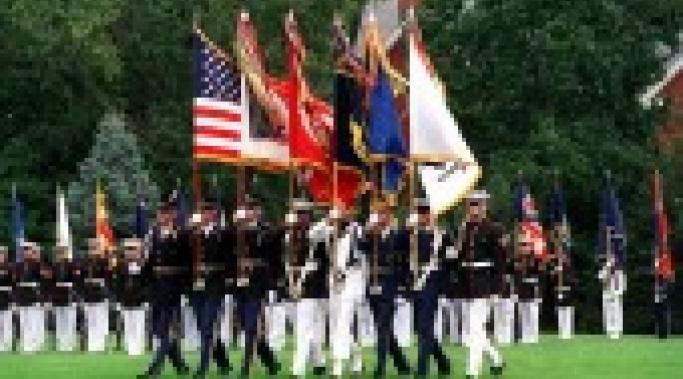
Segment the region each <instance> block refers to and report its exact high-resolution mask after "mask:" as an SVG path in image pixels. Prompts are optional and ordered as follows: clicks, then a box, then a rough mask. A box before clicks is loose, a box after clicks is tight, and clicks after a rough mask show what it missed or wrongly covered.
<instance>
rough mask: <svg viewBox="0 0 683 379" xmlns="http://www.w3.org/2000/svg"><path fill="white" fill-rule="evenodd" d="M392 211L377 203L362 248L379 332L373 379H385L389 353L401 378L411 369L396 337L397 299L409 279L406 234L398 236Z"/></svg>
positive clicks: (360, 243)
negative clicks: (366, 261)
mask: <svg viewBox="0 0 683 379" xmlns="http://www.w3.org/2000/svg"><path fill="white" fill-rule="evenodd" d="M392 212H393V208H392V207H391V206H390V205H389V204H382V203H377V204H375V210H374V212H373V213H371V214H370V218H369V220H368V226H367V228H366V233H365V235H364V236H363V238H362V239H361V240H360V241H359V247H360V249H361V250H362V251H364V252H365V253H366V254H367V260H368V262H369V266H370V272H369V280H368V283H369V286H368V299H369V301H370V308H371V309H372V313H373V317H374V319H375V326H376V330H377V368H376V369H375V372H374V376H375V377H376V378H379V377H384V375H385V370H386V358H387V353H390V354H391V356H392V358H393V359H394V364H395V365H396V368H397V370H398V372H399V374H400V375H408V374H409V373H410V366H409V365H408V361H407V359H406V357H405V355H403V352H402V351H401V348H400V347H399V345H398V342H397V341H396V337H395V336H394V333H393V323H394V322H393V321H394V313H395V311H396V304H395V299H396V297H397V296H398V295H399V286H403V285H405V284H406V281H407V279H408V276H409V267H408V256H407V255H408V252H407V250H406V249H405V246H407V245H408V242H407V241H405V238H406V237H407V236H406V234H405V233H398V231H397V230H396V226H395V225H394V221H395V220H394V216H393V213H392Z"/></svg>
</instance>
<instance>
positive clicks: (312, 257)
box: [285, 200, 328, 377]
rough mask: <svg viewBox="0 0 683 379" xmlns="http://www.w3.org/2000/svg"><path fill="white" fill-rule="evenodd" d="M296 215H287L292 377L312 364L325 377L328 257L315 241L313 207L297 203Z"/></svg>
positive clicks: (286, 241) (315, 372) (286, 242)
mask: <svg viewBox="0 0 683 379" xmlns="http://www.w3.org/2000/svg"><path fill="white" fill-rule="evenodd" d="M293 211H294V213H290V214H288V215H287V220H286V221H287V224H288V225H289V228H288V230H287V232H286V234H285V251H286V254H287V263H288V264H287V265H286V270H285V271H286V272H287V273H288V274H287V275H288V279H289V281H288V284H289V292H290V296H291V298H292V301H293V302H294V304H295V309H296V310H295V320H294V335H295V338H296V345H295V349H294V358H293V361H292V375H293V376H297V377H303V376H304V375H305V373H306V369H307V363H308V362H311V363H312V366H313V372H314V374H316V375H321V374H324V373H325V357H324V355H323V344H324V336H325V329H324V321H323V320H324V317H325V316H324V315H325V308H324V306H323V299H325V298H326V297H327V296H328V289H327V286H328V283H327V270H328V268H327V260H328V256H327V252H326V251H325V244H324V242H322V241H320V242H319V241H315V240H312V239H311V233H310V228H311V217H312V214H311V213H312V204H310V203H308V202H305V201H300V200H297V201H295V202H294V209H293ZM321 318H322V319H321Z"/></svg>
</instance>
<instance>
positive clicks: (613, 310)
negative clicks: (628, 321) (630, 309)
mask: <svg viewBox="0 0 683 379" xmlns="http://www.w3.org/2000/svg"><path fill="white" fill-rule="evenodd" d="M602 314H603V322H604V325H605V332H606V333H607V336H609V337H610V338H612V339H617V338H619V337H620V336H621V334H622V333H623V332H624V312H623V298H622V297H621V296H620V295H612V294H607V295H606V294H604V293H603V295H602Z"/></svg>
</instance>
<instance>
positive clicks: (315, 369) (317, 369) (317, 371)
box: [313, 366, 325, 376]
mask: <svg viewBox="0 0 683 379" xmlns="http://www.w3.org/2000/svg"><path fill="white" fill-rule="evenodd" d="M313 375H316V376H320V375H325V367H322V366H318V367H313Z"/></svg>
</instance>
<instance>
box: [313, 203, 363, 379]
mask: <svg viewBox="0 0 683 379" xmlns="http://www.w3.org/2000/svg"><path fill="white" fill-rule="evenodd" d="M361 235H362V232H361V230H360V225H358V224H357V223H355V222H353V221H351V219H350V214H349V213H348V212H346V211H343V210H341V209H337V208H333V209H332V210H331V211H330V214H329V216H328V217H327V218H326V219H324V220H323V221H321V222H319V223H318V224H316V225H315V226H314V227H313V228H311V238H312V240H315V241H324V243H325V245H326V246H327V250H328V251H329V254H330V261H331V263H330V277H329V288H330V294H329V300H330V301H329V307H330V308H329V311H330V348H331V355H332V375H333V376H334V377H341V376H342V374H343V371H344V367H345V366H346V365H345V363H347V362H348V363H349V365H348V366H349V367H350V369H351V371H352V372H353V374H354V375H359V374H360V372H361V370H362V364H363V362H362V352H361V346H360V341H359V339H358V338H357V337H358V333H357V330H356V327H357V323H354V317H355V316H357V315H358V313H359V309H360V305H361V303H362V302H363V298H364V294H365V280H364V270H363V260H362V255H361V254H360V252H359V251H358V249H357V240H358V238H359V237H361Z"/></svg>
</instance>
